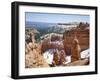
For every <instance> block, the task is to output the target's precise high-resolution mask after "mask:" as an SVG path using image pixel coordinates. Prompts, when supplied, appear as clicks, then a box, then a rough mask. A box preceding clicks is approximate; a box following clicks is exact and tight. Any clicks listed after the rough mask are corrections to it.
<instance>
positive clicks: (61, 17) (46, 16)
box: [25, 12, 90, 23]
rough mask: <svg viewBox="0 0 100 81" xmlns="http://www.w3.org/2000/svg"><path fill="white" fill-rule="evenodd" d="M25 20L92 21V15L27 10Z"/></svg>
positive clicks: (49, 21) (51, 21) (50, 21)
mask: <svg viewBox="0 0 100 81" xmlns="http://www.w3.org/2000/svg"><path fill="white" fill-rule="evenodd" d="M25 22H41V23H73V22H74V23H75V22H87V23H90V16H89V15H79V14H55V13H36V12H35V13H34V12H25Z"/></svg>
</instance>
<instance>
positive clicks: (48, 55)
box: [43, 49, 90, 64]
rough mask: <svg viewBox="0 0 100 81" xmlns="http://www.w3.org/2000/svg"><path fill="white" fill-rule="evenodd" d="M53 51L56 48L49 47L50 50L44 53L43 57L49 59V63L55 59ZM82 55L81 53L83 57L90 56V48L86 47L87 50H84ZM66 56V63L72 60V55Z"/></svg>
mask: <svg viewBox="0 0 100 81" xmlns="http://www.w3.org/2000/svg"><path fill="white" fill-rule="evenodd" d="M53 51H54V49H49V50H47V51H46V52H44V53H43V57H44V59H45V60H46V61H47V63H48V64H52V61H53ZM59 54H60V53H59ZM80 55H81V58H82V59H84V58H88V57H89V56H90V54H89V49H86V50H84V51H82V52H81V53H80ZM65 58H66V62H65V64H67V63H70V62H71V56H66V57H65Z"/></svg>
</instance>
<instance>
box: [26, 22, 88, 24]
mask: <svg viewBox="0 0 100 81" xmlns="http://www.w3.org/2000/svg"><path fill="white" fill-rule="evenodd" d="M26 22H38V21H26ZM38 23H55V22H38ZM58 23H66V24H69V23H80V22H56V23H55V24H58ZM82 23H88V24H89V22H82Z"/></svg>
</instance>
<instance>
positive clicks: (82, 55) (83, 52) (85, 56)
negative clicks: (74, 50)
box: [80, 49, 90, 59]
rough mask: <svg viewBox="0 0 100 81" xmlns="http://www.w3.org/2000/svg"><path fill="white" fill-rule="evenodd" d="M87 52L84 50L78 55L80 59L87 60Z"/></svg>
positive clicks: (87, 50)
mask: <svg viewBox="0 0 100 81" xmlns="http://www.w3.org/2000/svg"><path fill="white" fill-rule="evenodd" d="M89 52H90V50H89V49H86V50H84V51H82V52H81V53H80V55H81V58H82V59H84V58H88V57H89V56H90V53H89Z"/></svg>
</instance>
